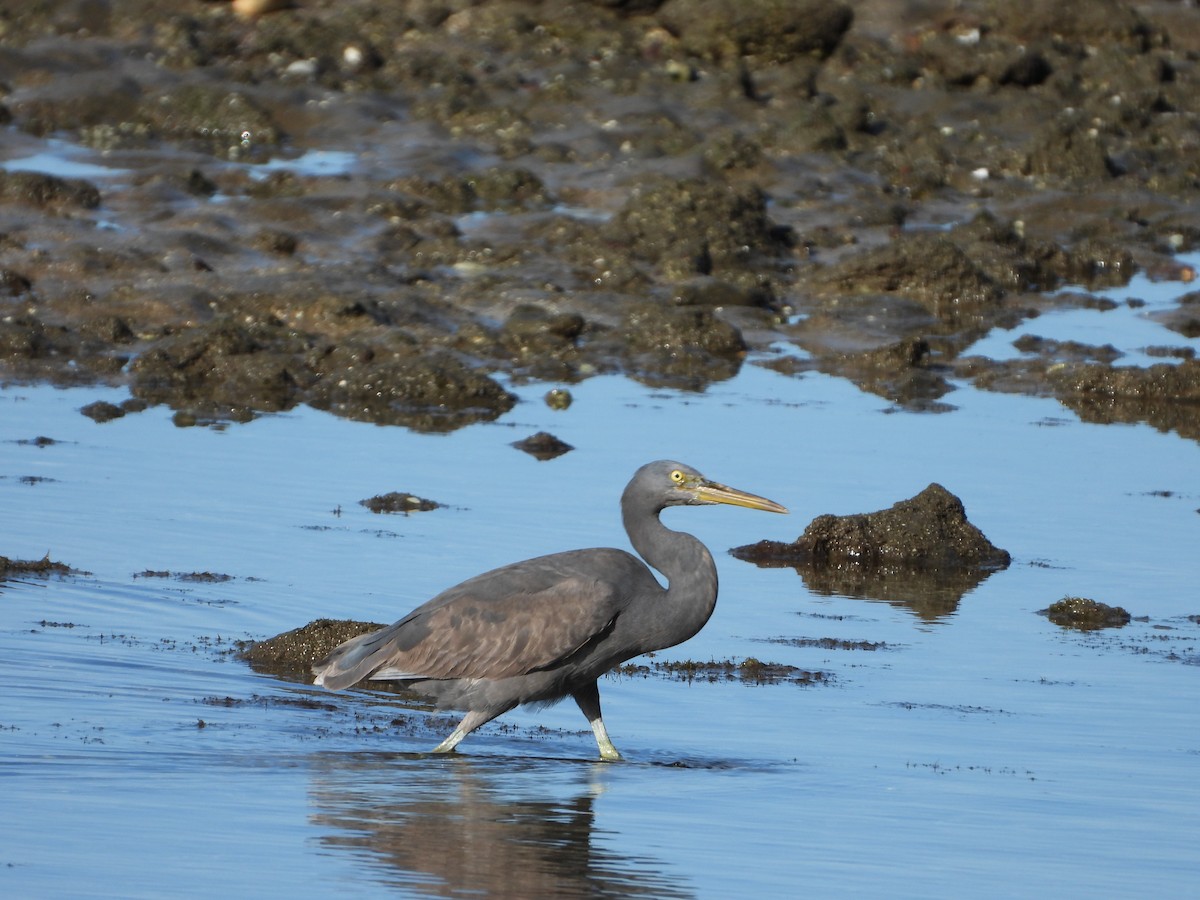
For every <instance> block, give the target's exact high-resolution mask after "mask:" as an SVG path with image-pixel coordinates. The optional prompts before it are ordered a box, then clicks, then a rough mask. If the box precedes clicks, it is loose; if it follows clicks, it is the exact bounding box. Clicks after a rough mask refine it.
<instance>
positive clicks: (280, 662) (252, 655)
mask: <svg viewBox="0 0 1200 900" xmlns="http://www.w3.org/2000/svg"><path fill="white" fill-rule="evenodd" d="M383 627H384V626H383V625H379V624H376V623H374V622H355V621H350V620H341V619H315V620H313V621H312V622H309V623H308V624H307V625H304V626H302V627H300V628H293V629H292V630H291V631H285V632H284V633H283V634H277V635H275V637H272V638H267V639H266V640H262V641H254V642H253V643H251V644H249V645H248V646H246V647H244V648H243V649H242V651H241V653H240V656H241V657H242V659H244V660H246V661H247V662H248V663H250V667H251V668H253V669H254V670H255V671H256V672H265V673H266V674H269V675H282V676H285V677H291V678H301V679H305V680H311V678H312V666H313V663H315V662H317V661H318V660H321V659H324V658H325V657H326V656H328V655H329V653H330V652H331V651H332V650H333V649H334V648H335V647H337V645H338V644H341V643H342V642H343V641H348V640H350V638H353V637H358V636H359V635H360V634H366V633H367V632H368V631H378V630H379V629H380V628H383Z"/></svg>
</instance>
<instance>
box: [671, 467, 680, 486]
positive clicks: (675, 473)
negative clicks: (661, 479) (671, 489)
mask: <svg viewBox="0 0 1200 900" xmlns="http://www.w3.org/2000/svg"><path fill="white" fill-rule="evenodd" d="M671 480H672V481H673V482H675V483H676V484H683V473H682V472H680V471H679V470H678V469H676V470H675V471H673V472H672V473H671Z"/></svg>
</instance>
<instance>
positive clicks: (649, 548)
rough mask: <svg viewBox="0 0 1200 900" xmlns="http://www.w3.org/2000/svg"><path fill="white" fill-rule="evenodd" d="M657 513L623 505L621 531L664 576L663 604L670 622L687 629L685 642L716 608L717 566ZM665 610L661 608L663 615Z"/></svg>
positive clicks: (695, 542)
mask: <svg viewBox="0 0 1200 900" xmlns="http://www.w3.org/2000/svg"><path fill="white" fill-rule="evenodd" d="M658 512H659V511H658V510H656V509H654V508H653V507H647V508H638V507H637V506H636V505H628V504H627V505H626V506H625V509H624V520H625V530H626V532H628V534H629V540H630V542H631V543H632V544H633V547H634V549H635V550H637V552H638V553H640V554H641V556H642V559H644V560H645V561H646V562H647V563H649V564H650V565H651V566H653V567H654V568H655V569H657V570H658V571H659V572H661V573H662V574H663V575H665V576H666V579H667V591H666V596H665V597H664V599H663V602H664V603H665V604H666V606H668V607H671V608H672V609H671V610H670V615H671V618H672V620H673V621H674V622H675V623H677V625H679V626H681V627H682V626H684V625H685V623H686V627H688V628H689V629H690V633H689V634H688V635H687V636H686V637H676V639H675V641H673V643H680V642H681V641H684V640H687V638H688V637H691V635H692V634H695V633H696V632H697V631H699V630H700V629H701V628H702V627H703V626H704V623H705V622H707V621H708V619H709V617H710V616H711V615H712V613H713V610H714V609H715V608H716V605H717V566H716V563H714V562H713V558H712V554H711V553H709V552H708V548H707V547H705V546H704V545H703V544H702V543H700V541H698V540H697V539H696V538H694V537H692V536H691V535H690V534H685V533H684V532H682V531H674V530H672V529H670V528H668V527H667V526H666V525H664V524H663V523H662V522H660V521H659V518H658ZM667 612H668V610H666V609H664V610H663V613H664V619H665V614H666V613H667Z"/></svg>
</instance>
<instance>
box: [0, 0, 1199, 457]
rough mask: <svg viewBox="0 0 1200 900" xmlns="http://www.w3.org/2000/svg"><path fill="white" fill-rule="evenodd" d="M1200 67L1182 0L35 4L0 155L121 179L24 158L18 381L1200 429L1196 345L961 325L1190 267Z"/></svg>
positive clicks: (0, 353) (15, 342) (11, 307)
mask: <svg viewBox="0 0 1200 900" xmlns="http://www.w3.org/2000/svg"><path fill="white" fill-rule="evenodd" d="M1198 65H1200V13H1197V12H1196V10H1195V9H1193V8H1192V7H1191V6H1190V5H1187V4H1184V3H1180V2H1167V0H1160V2H1152V3H1143V4H1131V3H1121V2H1116V0H1099V2H1097V0H1086V2H1084V0H1074V2H1065V3H1057V4H1040V5H1037V6H1036V7H1034V8H1033V9H1028V8H1025V7H1022V8H1020V9H1017V8H1013V7H1010V5H1009V4H1005V3H1000V2H995V0H991V2H989V0H967V2H956V3H949V2H935V0H930V2H916V0H913V2H906V3H886V2H882V0H864V2H834V0H804V2H800V3H782V2H776V0H758V2H754V3H746V2H744V0H743V2H735V0H667V2H661V3H660V2H655V0H628V2H620V0H597V2H592V3H586V2H577V3H562V4H558V3H537V2H465V0H444V2H439V0H421V2H416V3H408V4H404V5H403V6H402V7H399V8H393V7H391V6H387V7H381V6H380V5H379V4H373V3H367V2H360V0H338V2H332V0H302V2H299V3H298V4H296V6H295V7H294V8H292V9H287V10H282V11H279V12H275V13H272V14H270V15H266V16H263V17H260V18H251V17H245V16H239V15H238V14H237V13H236V12H235V11H234V10H233V8H232V7H231V6H230V4H228V3H224V2H207V0H178V2H175V3H173V4H171V5H170V10H169V11H168V12H166V13H164V12H163V7H162V5H161V4H157V3H150V2H148V0H78V2H69V3H28V4H20V5H19V6H18V7H17V8H14V9H7V8H6V9H5V10H3V11H0V129H2V132H0V133H3V135H4V141H3V143H2V144H0V147H2V148H3V149H2V150H0V165H3V164H8V163H12V162H13V161H14V160H22V159H26V158H28V157H31V156H34V155H36V154H38V153H42V152H46V148H47V147H48V146H50V147H57V148H59V149H60V150H62V148H68V149H69V151H70V153H72V154H74V155H73V156H72V158H73V159H76V160H78V161H85V162H86V163H88V164H90V165H93V166H103V167H106V168H107V170H108V171H107V172H100V173H99V174H92V175H89V176H88V177H82V178H67V177H61V176H57V175H53V174H48V173H46V172H38V171H31V170H26V168H34V167H25V168H22V167H18V168H13V167H11V166H10V167H8V168H4V169H0V306H2V307H3V315H2V316H0V379H3V380H5V381H7V382H44V381H48V382H53V383H59V384H87V383H103V384H125V385H128V387H129V389H130V391H131V393H132V395H133V400H132V401H131V403H130V404H129V405H128V408H127V409H122V408H119V407H114V409H116V410H117V413H113V412H112V411H110V410H109V411H106V410H99V411H97V416H94V417H97V418H98V420H101V419H100V418H99V416H100V415H103V414H105V413H107V414H109V415H110V416H111V415H113V414H124V413H126V412H136V411H137V410H138V409H141V408H144V407H145V405H147V404H167V405H168V406H170V407H171V408H173V409H175V410H176V411H177V422H179V423H180V424H192V423H195V422H201V423H203V422H214V421H227V420H245V419H248V418H252V417H253V416H254V415H256V414H258V413H261V412H271V411H279V410H285V409H288V408H291V407H293V406H295V405H297V404H301V403H305V404H310V405H312V406H314V407H318V408H321V409H327V410H330V411H332V412H334V413H336V414H338V415H344V416H348V417H351V418H355V419H362V420H367V421H373V422H379V423H388V424H400V425H405V426H408V427H412V428H417V429H421V430H449V429H453V428H456V427H459V426H461V425H464V424H468V423H470V422H474V421H479V420H481V419H489V418H494V417H496V416H498V415H501V414H502V413H504V412H505V411H507V410H508V409H509V408H511V406H512V405H513V403H514V402H515V399H514V397H513V395H512V394H511V393H510V392H509V391H508V390H507V389H506V387H505V385H504V382H505V381H506V380H507V379H510V378H511V379H514V380H517V381H520V380H541V381H548V382H554V383H559V384H570V383H572V382H576V381H579V380H581V379H585V378H587V377H589V376H590V375H593V374H596V373H602V372H622V373H625V374H627V375H629V376H630V377H633V378H636V379H638V380H640V381H643V382H645V383H647V384H651V385H665V386H672V387H678V388H684V389H695V390H700V389H703V388H704V387H705V386H706V385H708V384H711V383H713V382H714V381H719V380H722V379H726V378H729V377H731V376H732V375H734V374H735V373H736V372H737V371H738V368H739V367H740V366H741V365H743V364H745V363H746V361H747V360H750V361H751V362H752V363H754V364H761V365H768V366H771V367H773V368H775V369H777V370H779V371H783V372H789V373H795V374H802V373H804V372H806V371H812V370H817V371H822V372H827V373H832V374H836V375H839V376H842V377H845V378H848V379H850V380H852V381H853V382H854V383H856V384H857V385H859V386H860V387H861V388H862V389H863V390H866V391H869V392H872V393H875V394H878V395H880V396H882V397H884V398H887V399H888V400H890V401H892V402H893V403H895V404H897V405H899V406H902V407H905V408H909V409H926V410H933V411H937V410H941V409H946V408H948V407H951V406H952V403H953V400H952V397H950V396H948V394H949V393H950V391H951V385H950V384H949V382H948V379H949V378H965V379H969V380H972V381H973V382H974V383H975V384H976V385H978V386H980V387H983V388H987V389H993V390H1007V391H1023V392H1029V393H1038V394H1044V395H1053V396H1056V397H1058V398H1059V399H1060V400H1062V402H1063V403H1065V404H1066V405H1068V406H1070V407H1071V408H1072V409H1074V410H1076V411H1077V412H1078V413H1079V414H1080V415H1081V416H1084V417H1085V418H1088V419H1091V420H1095V421H1144V422H1149V423H1150V424H1152V425H1153V426H1154V427H1158V428H1162V429H1170V430H1175V431H1177V432H1178V433H1180V434H1181V435H1183V436H1185V437H1188V438H1190V439H1193V440H1195V439H1197V438H1200V403H1197V402H1196V401H1197V399H1200V362H1197V361H1196V360H1195V359H1193V358H1190V355H1189V353H1188V352H1186V351H1188V349H1189V348H1178V353H1174V352H1173V351H1172V348H1170V347H1163V348H1158V350H1159V351H1160V352H1159V354H1158V355H1162V356H1171V355H1177V356H1179V357H1181V358H1180V359H1179V360H1178V361H1177V362H1175V363H1166V362H1164V363H1162V364H1161V365H1158V366H1154V367H1150V368H1146V369H1140V368H1134V367H1130V366H1122V365H1121V360H1120V358H1119V355H1117V356H1114V355H1113V354H1112V353H1109V352H1106V350H1105V348H1098V347H1096V348H1094V347H1086V346H1080V345H1075V344H1071V345H1065V344H1060V343H1057V342H1053V341H1039V340H1037V339H1036V338H1034V339H1032V340H1030V341H1029V343H1028V348H1027V352H1026V354H1025V356H1024V357H1023V358H1022V359H1020V360H1018V361H1017V362H1011V361H1010V362H1007V363H1003V364H1002V363H996V362H993V361H991V360H987V359H981V358H968V357H964V356H963V351H964V350H965V349H966V348H967V347H969V346H970V344H971V343H972V342H973V341H975V340H976V339H977V338H979V337H980V336H982V335H983V334H985V333H986V332H987V331H988V330H990V329H991V328H993V327H996V326H998V325H1003V326H1009V327H1011V326H1014V325H1016V324H1019V323H1024V330H1025V331H1027V332H1032V333H1033V334H1036V329H1037V325H1036V321H1033V320H1034V319H1035V318H1036V316H1037V315H1038V314H1039V313H1040V312H1042V311H1045V310H1047V309H1050V308H1058V307H1062V306H1064V305H1066V306H1072V305H1077V306H1083V307H1087V306H1094V305H1096V304H1098V303H1099V301H1098V300H1097V298H1095V297H1094V296H1092V295H1091V294H1089V293H1088V291H1089V290H1095V289H1099V288H1102V287H1107V286H1112V285H1115V284H1122V283H1124V282H1126V281H1127V280H1128V279H1129V277H1130V276H1131V275H1132V274H1133V273H1134V271H1136V270H1139V269H1140V270H1142V271H1146V272H1148V273H1151V274H1152V275H1153V276H1154V277H1157V278H1162V279H1174V280H1178V281H1180V282H1186V281H1189V280H1190V279H1191V278H1192V273H1191V272H1190V270H1187V269H1186V268H1185V267H1182V266H1180V265H1179V264H1178V263H1176V262H1175V259H1174V255H1175V254H1177V253H1180V252H1184V251H1193V250H1196V249H1197V248H1198V247H1200V152H1198V150H1200V147H1198V145H1200V127H1198V126H1200V70H1198ZM50 140H53V141H55V142H61V143H53V144H48V141H50ZM63 152H67V151H65V150H64V151H63ZM315 154H326V156H325V157H321V156H317V155H315ZM322 159H324V160H325V161H326V162H327V163H328V164H329V166H330V167H329V168H328V169H326V170H322V169H321V168H320V166H319V162H320V160H322ZM314 161H316V163H317V164H314ZM1064 285H1075V286H1078V287H1077V289H1076V290H1072V291H1071V292H1068V293H1065V294H1056V295H1054V296H1051V295H1050V292H1052V291H1056V290H1057V289H1059V288H1061V287H1063V286H1064ZM1186 290H1187V288H1185V287H1183V286H1182V285H1181V289H1180V294H1181V295H1184V294H1185V293H1186ZM1196 310H1197V306H1196V305H1195V295H1187V296H1184V297H1182V298H1181V301H1180V304H1179V308H1178V310H1177V312H1175V313H1173V314H1172V315H1171V316H1170V317H1169V321H1167V322H1166V324H1167V325H1168V327H1169V328H1173V329H1175V330H1176V331H1178V332H1179V333H1180V334H1182V335H1185V336H1188V337H1191V336H1193V335H1194V334H1195V333H1196V331H1197V329H1198V328H1200V325H1198V324H1197V323H1198V316H1200V314H1198V313H1197V312H1196ZM787 348H795V350H794V351H793V352H788V349H787ZM1110 349H1111V348H1110Z"/></svg>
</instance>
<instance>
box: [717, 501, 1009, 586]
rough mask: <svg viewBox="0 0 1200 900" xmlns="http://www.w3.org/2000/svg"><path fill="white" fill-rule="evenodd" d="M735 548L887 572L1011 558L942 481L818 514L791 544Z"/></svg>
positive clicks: (784, 560) (754, 556) (999, 564)
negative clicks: (874, 504) (911, 493)
mask: <svg viewBox="0 0 1200 900" xmlns="http://www.w3.org/2000/svg"><path fill="white" fill-rule="evenodd" d="M732 552H733V555H734V556H736V557H738V558H739V559H746V560H750V561H753V562H761V561H770V562H774V563H779V564H786V565H802V566H805V567H808V568H812V569H830V568H842V567H850V568H855V569H860V570H881V571H884V572H892V571H910V572H911V571H917V572H921V571H937V570H943V569H984V570H990V569H996V568H1004V567H1006V566H1008V564H1009V562H1010V561H1011V557H1010V556H1009V554H1008V553H1007V552H1006V551H1004V550H1001V549H1000V548H998V547H996V546H995V545H993V544H992V543H991V542H990V541H989V540H988V539H987V538H986V537H984V535H983V532H981V531H980V530H979V529H978V528H976V527H975V526H974V525H972V524H971V523H970V522H968V521H967V516H966V511H965V510H964V509H963V505H962V501H961V500H959V499H958V498H957V497H956V496H954V495H953V494H951V493H950V492H949V491H947V490H946V489H945V488H944V487H942V486H941V485H940V484H931V485H929V487H927V488H925V490H923V491H921V493H919V494H917V496H915V497H913V498H912V499H910V500H902V501H900V502H899V503H896V504H894V505H893V506H892V507H891V508H889V509H884V510H880V511H878V512H873V513H865V514H857V515H849V516H834V515H823V516H818V517H817V518H815V519H813V521H812V522H811V523H809V525H808V527H807V528H805V529H804V534H803V535H801V536H800V537H799V538H798V539H797V540H796V541H794V542H793V543H791V544H787V543H783V542H779V541H760V542H759V543H757V544H751V545H748V546H745V547H738V548H736V549H735V550H733V551H732Z"/></svg>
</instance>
